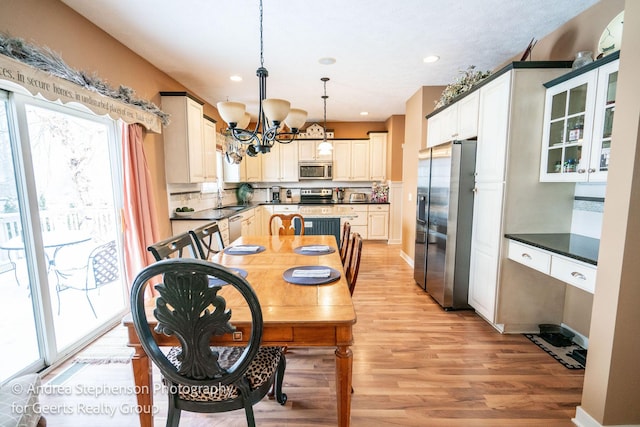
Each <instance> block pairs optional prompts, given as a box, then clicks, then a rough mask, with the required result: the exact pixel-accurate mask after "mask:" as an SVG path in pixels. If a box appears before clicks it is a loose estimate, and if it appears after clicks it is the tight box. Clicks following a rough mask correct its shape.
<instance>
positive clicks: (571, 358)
mask: <svg viewBox="0 0 640 427" xmlns="http://www.w3.org/2000/svg"><path fill="white" fill-rule="evenodd" d="M524 336H525V337H527V338H529V339H530V340H531V342H533V343H534V344H535V345H537V346H538V347H540V348H541V349H543V350H544V351H546V352H547V353H548V354H549V355H550V356H552V357H553V358H554V359H556V360H557V361H558V362H560V363H562V364H563V365H564V366H565V367H566V368H568V369H584V367H585V363H586V352H587V351H586V350H585V349H584V348H582V347H580V346H579V345H578V344H575V343H573V342H572V343H571V344H570V345H567V346H555V345H553V344H551V343H549V342H547V341H545V340H544V339H543V337H541V336H540V335H535V334H524ZM576 352H577V353H576ZM583 352H584V355H585V357H584V360H585V362H583V363H580V362H579V361H578V360H577V359H576V356H577V358H579V357H580V354H582V353H583Z"/></svg>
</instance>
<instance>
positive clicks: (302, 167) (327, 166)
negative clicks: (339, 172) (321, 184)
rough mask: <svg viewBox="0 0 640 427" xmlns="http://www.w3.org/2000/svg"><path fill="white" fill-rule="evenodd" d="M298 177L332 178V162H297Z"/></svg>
mask: <svg viewBox="0 0 640 427" xmlns="http://www.w3.org/2000/svg"><path fill="white" fill-rule="evenodd" d="M298 179H333V163H332V162H300V163H298Z"/></svg>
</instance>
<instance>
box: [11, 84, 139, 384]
mask: <svg viewBox="0 0 640 427" xmlns="http://www.w3.org/2000/svg"><path fill="white" fill-rule="evenodd" d="M4 106H5V107H4V108H5V114H4V119H3V115H2V113H1V112H0V122H2V121H3V120H4V122H5V123H6V125H5V127H6V129H7V131H6V132H3V134H2V135H3V136H2V138H1V139H0V143H1V144H2V152H1V154H0V155H2V157H1V158H0V162H1V163H2V164H1V165H0V166H2V169H3V170H5V166H6V165H7V164H9V165H12V166H14V169H15V170H14V171H13V172H14V173H12V174H11V175H12V177H9V176H8V174H7V173H4V174H3V175H1V179H2V182H1V183H0V185H3V186H6V187H7V188H10V187H11V185H12V184H13V190H12V192H11V191H7V192H6V193H5V191H3V193H2V194H3V195H4V194H7V195H8V196H6V197H5V199H6V200H0V210H2V209H3V206H2V204H3V205H4V215H5V216H4V217H3V218H2V221H3V223H2V226H3V231H2V234H0V252H1V254H0V266H2V265H5V266H4V267H0V271H3V269H4V270H6V271H5V272H3V273H0V296H2V297H5V296H8V295H9V292H11V293H12V294H13V298H14V299H15V301H16V303H15V304H12V305H11V306H10V308H11V310H9V312H10V314H7V315H6V316H7V321H11V320H12V319H15V318H20V319H21V320H20V321H19V322H13V325H14V326H12V329H13V331H12V332H15V335H16V336H15V337H14V339H13V341H12V342H8V341H7V342H5V341H4V340H5V339H6V337H5V336H3V335H5V334H2V335H0V345H1V346H2V347H3V348H7V346H8V348H11V347H12V346H14V347H15V348H16V351H15V353H14V354H20V355H21V357H20V358H19V360H4V358H5V357H8V356H6V355H3V356H1V357H2V358H3V360H2V361H1V362H0V366H2V367H6V366H7V365H10V366H13V367H12V368H9V369H6V372H2V371H0V381H1V380H2V379H3V378H6V377H8V376H10V375H11V374H12V372H11V371H12V370H13V371H14V372H17V371H19V370H21V369H27V370H28V368H29V366H30V365H31V359H33V360H39V361H40V363H42V364H44V365H46V364H51V363H53V362H55V361H56V360H58V359H60V358H61V357H64V356H65V355H66V354H68V353H69V352H71V351H73V350H74V349H75V348H77V347H78V346H79V345H81V344H82V343H83V342H86V341H87V340H88V339H90V338H91V337H92V336H94V335H96V334H97V333H99V332H101V331H102V330H103V329H104V328H105V325H109V324H112V323H113V321H114V319H118V318H119V317H120V316H121V315H122V313H123V312H124V310H125V307H126V300H125V291H124V289H125V287H124V284H123V277H124V276H123V274H122V262H121V259H122V256H121V253H122V251H121V230H120V221H119V212H120V209H121V200H122V198H121V194H122V184H121V180H120V178H119V177H120V176H121V173H120V167H119V161H118V160H119V159H120V158H121V157H120V154H119V150H118V144H117V143H116V138H115V124H114V122H113V121H112V120H110V119H104V118H100V117H96V116H95V115H93V114H90V113H85V112H80V111H78V110H76V109H72V108H69V107H63V106H60V105H58V104H53V103H50V102H46V101H42V100H36V99H34V98H32V97H30V96H23V95H17V94H14V95H13V96H9V97H6V96H5V100H4ZM12 112H13V113H12ZM12 126H13V129H15V132H13V133H11V132H10V131H9V130H11V129H12ZM1 129H2V128H0V131H1ZM5 134H6V137H5V136H4V135H5ZM3 188H4V187H3ZM3 260H4V261H3ZM20 304H21V305H20ZM13 311H15V313H13ZM3 321H4V319H2V320H0V322H3ZM3 330H6V329H4V328H3ZM25 352H26V353H25ZM5 353H6V352H5ZM9 353H11V352H9ZM25 354H29V355H30V357H29V359H27V358H25V357H24V355H25ZM20 365H24V366H20ZM18 368H20V369H18Z"/></svg>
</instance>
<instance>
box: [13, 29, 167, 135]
mask: <svg viewBox="0 0 640 427" xmlns="http://www.w3.org/2000/svg"><path fill="white" fill-rule="evenodd" d="M0 54H2V55H5V56H8V57H9V58H12V59H15V60H17V61H20V62H23V63H25V64H27V65H30V66H32V67H34V68H37V69H39V70H41V71H44V72H46V73H49V74H51V75H53V76H56V77H60V78H61V79H64V80H67V81H70V82H72V83H75V84H77V85H78V86H82V87H83V88H85V89H89V90H91V91H94V92H97V93H99V94H101V95H104V96H107V97H109V98H113V99H116V100H118V101H120V102H123V103H125V104H129V105H133V106H135V107H138V108H140V109H142V110H144V111H146V112H149V113H152V114H155V115H156V116H158V118H159V119H160V121H161V122H162V124H164V125H167V124H168V123H169V114H167V113H165V112H163V111H162V110H160V108H158V106H157V105H155V104H154V103H153V102H150V101H147V100H143V99H138V98H136V97H135V96H134V90H133V89H131V88H130V87H127V86H122V85H121V86H120V87H118V89H114V88H112V87H110V86H109V85H108V84H107V83H106V82H105V81H104V80H102V79H100V78H99V77H97V76H96V75H90V74H88V73H87V72H85V71H78V70H74V69H73V68H71V67H69V66H68V65H67V64H66V63H65V62H64V61H63V60H62V58H61V57H60V56H59V55H57V54H56V53H55V52H53V51H52V50H51V49H49V48H48V47H43V48H40V47H37V46H33V45H31V44H29V43H27V42H25V41H24V40H22V39H20V38H16V37H11V36H9V35H7V34H5V33H0Z"/></svg>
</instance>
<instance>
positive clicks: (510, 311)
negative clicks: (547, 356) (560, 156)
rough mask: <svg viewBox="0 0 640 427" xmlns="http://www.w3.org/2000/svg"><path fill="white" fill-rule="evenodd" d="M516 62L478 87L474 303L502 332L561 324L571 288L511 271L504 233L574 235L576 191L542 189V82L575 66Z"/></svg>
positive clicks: (471, 288)
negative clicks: (557, 233) (573, 214)
mask: <svg viewBox="0 0 640 427" xmlns="http://www.w3.org/2000/svg"><path fill="white" fill-rule="evenodd" d="M561 64H562V65H559V63H555V62H514V63H512V64H510V65H508V66H506V67H505V68H503V69H502V70H500V71H498V72H496V73H495V74H494V75H493V76H492V77H490V78H489V79H488V81H487V82H486V83H484V84H483V85H482V86H481V87H480V88H479V90H478V91H479V94H480V100H479V113H478V114H479V116H478V137H477V154H476V174H475V175H476V177H475V178H476V185H475V188H474V190H473V191H474V193H475V195H474V206H473V232H472V242H471V259H470V278H469V304H470V305H471V306H472V307H473V308H474V309H475V310H476V312H477V313H478V314H480V315H481V316H482V317H484V318H485V319H486V320H487V321H489V322H490V323H491V324H493V325H494V326H495V327H496V328H497V329H498V330H500V331H501V332H521V331H522V332H524V331H531V329H532V328H535V329H537V324H538V323H544V322H548V323H556V322H557V321H558V320H559V319H560V320H561V319H562V310H563V305H564V287H562V286H557V284H555V283H553V279H547V278H545V277H543V276H541V275H540V276H539V277H538V276H535V277H532V276H531V275H528V272H526V271H524V272H523V269H517V268H516V269H514V268H512V266H510V265H509V262H511V261H509V260H507V259H506V256H507V253H506V252H507V244H506V239H505V238H504V234H505V233H550V232H569V230H570V228H571V212H572V207H573V191H574V187H573V186H572V185H566V184H555V185H541V184H540V183H539V158H540V150H541V138H542V129H543V114H544V100H545V88H544V86H543V83H544V82H546V81H549V80H550V79H553V78H554V77H556V76H558V75H560V74H563V73H565V72H566V68H560V69H559V68H552V67H560V66H562V67H566V66H567V65H568V63H566V62H563V63H561Z"/></svg>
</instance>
